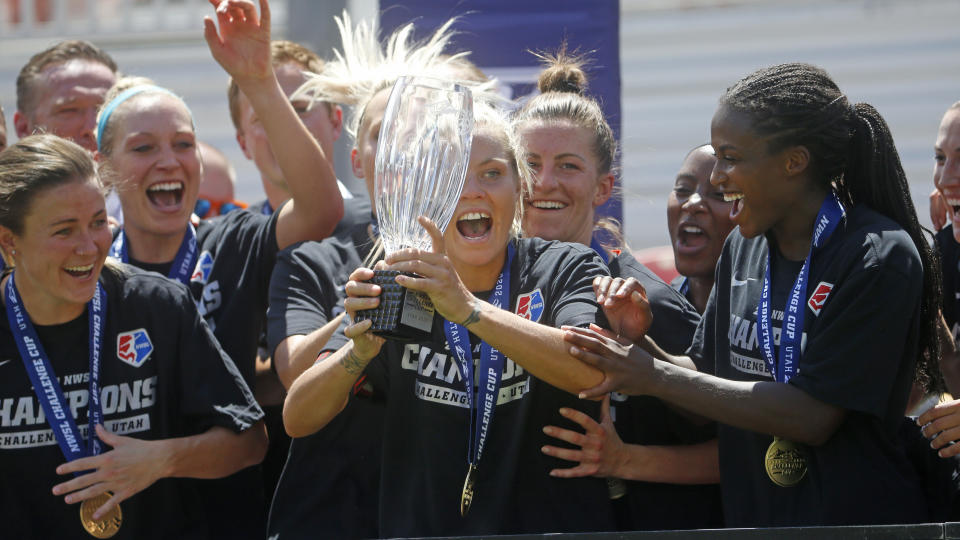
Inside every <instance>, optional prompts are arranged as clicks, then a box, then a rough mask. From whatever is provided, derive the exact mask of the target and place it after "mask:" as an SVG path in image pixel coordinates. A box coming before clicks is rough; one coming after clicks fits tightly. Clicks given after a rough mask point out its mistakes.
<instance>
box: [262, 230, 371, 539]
mask: <svg viewBox="0 0 960 540" xmlns="http://www.w3.org/2000/svg"><path fill="white" fill-rule="evenodd" d="M368 225H369V223H363V224H358V225H355V226H354V228H353V230H352V231H350V232H352V234H351V235H345V236H342V237H331V238H328V239H326V240H324V241H322V242H303V243H301V244H298V245H296V246H294V247H291V248H288V249H285V250H283V251H281V252H280V255H279V256H278V258H277V266H276V269H275V271H274V274H273V279H272V280H271V282H270V309H269V311H268V315H267V329H268V331H267V339H268V350H270V351H273V350H274V349H275V348H276V346H277V345H278V344H279V343H280V342H281V341H283V340H284V339H286V338H287V337H289V336H293V335H306V334H309V333H311V332H313V331H314V330H316V329H317V328H320V327H321V326H323V325H324V324H326V323H327V322H328V321H330V320H331V319H333V318H334V317H336V315H337V314H339V313H341V312H342V311H343V297H344V285H345V284H346V282H347V278H348V277H349V276H350V273H351V272H353V270H355V269H356V268H357V267H359V266H360V265H361V262H362V260H363V258H364V257H366V255H367V253H368V252H369V251H370V248H371V247H372V246H371V244H372V242H371V240H370V237H369V235H368V234H367V230H368ZM347 341H349V340H348V339H347V338H346V336H344V335H343V332H342V330H341V331H338V332H337V333H336V334H334V335H333V336H332V337H331V339H330V341H329V342H327V344H326V346H325V347H324V349H325V350H331V351H332V350H336V349H339V348H340V347H341V346H343V345H344V344H345V343H346V342H347ZM362 386H363V385H362V383H361V384H360V385H358V388H359V387H362ZM383 414H384V411H383V403H382V402H378V401H376V400H375V396H370V395H366V392H361V393H360V395H351V396H350V400H349V402H348V403H347V406H346V407H345V408H344V410H343V411H342V412H341V413H340V414H339V415H337V416H336V417H335V418H334V419H333V420H332V421H330V423H329V424H327V425H326V427H324V428H323V429H321V430H320V431H318V432H316V433H314V434H312V435H309V436H306V437H302V438H297V439H292V440H291V441H290V451H289V454H288V456H287V463H286V465H285V466H284V469H283V474H282V475H281V477H280V482H279V483H278V484H277V490H276V493H275V494H274V496H273V503H272V504H271V507H270V519H269V521H268V523H267V536H268V537H271V538H277V540H288V539H296V538H304V539H306V538H318V537H323V538H371V537H376V536H377V532H378V529H377V503H378V501H377V497H378V495H379V484H380V444H381V440H382V438H383V437H382V434H383Z"/></svg>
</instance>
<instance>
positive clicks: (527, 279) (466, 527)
mask: <svg viewBox="0 0 960 540" xmlns="http://www.w3.org/2000/svg"><path fill="white" fill-rule="evenodd" d="M511 269H512V272H511V281H510V299H509V304H507V305H509V306H510V309H511V310H513V311H514V312H516V313H518V314H519V315H521V316H524V317H527V318H529V319H530V320H533V321H536V322H539V323H541V324H544V325H548V326H560V325H564V324H566V325H573V326H585V325H587V324H589V323H591V322H595V321H596V320H597V319H596V318H597V304H596V302H595V299H594V294H593V289H592V286H591V282H592V280H593V278H594V277H595V276H597V275H605V274H606V273H607V269H606V267H605V266H604V264H603V261H602V260H601V259H600V258H599V257H598V256H597V254H596V253H595V252H593V250H591V249H589V248H587V247H586V246H581V245H579V244H567V243H560V242H545V241H543V240H540V239H537V238H531V239H521V240H519V242H518V246H517V253H516V257H515V258H514V261H513V264H512V265H511ZM477 296H478V298H483V299H486V294H485V293H480V294H478V295H477ZM434 335H435V336H436V335H438V333H437V332H434ZM434 339H435V340H437V338H434ZM438 341H441V342H433V343H422V344H402V343H397V342H393V341H388V342H387V343H386V344H385V345H384V346H383V349H382V350H381V352H380V354H379V355H378V356H377V357H376V358H374V360H373V361H372V362H371V363H370V364H369V365H368V366H367V371H366V373H367V375H368V380H370V381H371V382H372V383H373V386H374V387H375V388H376V389H378V390H379V389H385V393H386V397H387V400H388V404H387V405H388V406H387V408H386V421H385V429H384V443H383V444H384V446H383V473H382V476H381V483H380V485H381V490H380V535H381V536H386V537H397V536H435V535H443V536H448V535H450V536H467V535H489V534H515V533H544V532H573V531H605V530H611V529H612V528H613V517H612V511H611V507H610V503H609V500H608V498H607V487H606V483H605V482H604V481H603V480H602V479H600V478H580V479H572V480H570V479H562V478H553V477H551V476H549V471H550V470H551V469H554V468H558V467H559V468H566V467H569V466H570V462H568V461H561V460H558V459H555V458H550V457H547V456H545V455H544V454H542V453H541V451H540V448H541V447H542V446H543V445H545V444H557V440H556V439H553V438H550V437H547V436H546V435H545V434H544V433H543V431H542V428H543V426H545V425H548V424H555V425H563V426H565V427H568V428H570V429H579V426H576V425H575V424H571V423H569V422H566V421H563V419H562V418H560V419H559V420H558V417H559V413H558V409H559V408H560V407H571V408H575V409H579V410H582V411H585V412H587V413H589V414H590V415H591V416H592V417H594V418H597V417H599V414H598V413H599V404H598V403H597V402H589V401H582V400H579V399H577V397H576V396H574V395H571V394H568V393H567V392H564V391H562V390H559V389H557V388H555V387H552V386H550V385H548V384H546V383H544V382H543V381H540V380H538V379H537V378H535V377H532V376H530V374H529V373H527V372H526V370H524V369H523V368H522V367H520V366H519V365H518V364H515V363H514V362H513V361H511V360H510V359H509V358H508V359H506V362H505V367H504V371H503V373H502V375H501V386H500V392H499V397H498V399H497V406H496V413H495V416H494V418H493V422H492V426H491V428H490V434H489V438H488V440H487V442H486V445H485V448H484V451H483V456H482V458H481V461H480V463H479V469H478V473H477V479H476V494H475V497H474V499H473V504H472V506H471V508H470V512H469V513H468V515H467V516H466V517H461V516H460V495H461V490H462V488H463V481H464V477H465V475H466V472H467V438H468V434H467V431H468V427H469V411H468V409H467V408H466V395H465V392H464V381H463V380H462V379H461V378H460V374H459V371H458V369H457V366H456V361H455V359H454V358H453V357H451V356H450V355H449V354H448V353H449V350H448V349H447V346H446V343H445V340H438ZM471 344H472V345H473V355H472V356H473V360H474V363H476V362H477V361H478V359H479V345H480V340H479V339H477V338H475V337H471Z"/></svg>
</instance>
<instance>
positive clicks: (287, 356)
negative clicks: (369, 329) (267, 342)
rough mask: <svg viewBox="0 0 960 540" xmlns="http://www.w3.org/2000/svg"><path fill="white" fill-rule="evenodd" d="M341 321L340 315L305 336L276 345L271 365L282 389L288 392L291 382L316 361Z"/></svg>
mask: <svg viewBox="0 0 960 540" xmlns="http://www.w3.org/2000/svg"><path fill="white" fill-rule="evenodd" d="M341 319H343V315H342V314H341V315H338V316H337V317H334V318H333V320H332V321H330V322H328V323H327V324H325V325H323V326H321V327H320V328H317V329H316V330H314V331H313V332H310V333H309V334H307V335H305V336H304V335H294V336H289V337H287V339H285V340H283V341H281V342H280V344H279V345H277V348H276V349H275V350H274V351H273V365H274V367H275V368H276V370H277V376H278V377H279V378H280V382H281V383H283V387H284V388H286V389H287V390H289V389H290V386H292V385H293V381H295V380H296V379H297V377H299V376H300V374H301V373H303V372H304V371H306V370H307V369H309V368H310V366H312V365H313V364H314V362H316V361H317V356H318V355H319V354H320V351H322V350H323V348H324V346H325V345H326V344H327V342H328V341H330V337H331V336H333V334H334V333H336V331H337V328H338V327H339V326H340V321H341Z"/></svg>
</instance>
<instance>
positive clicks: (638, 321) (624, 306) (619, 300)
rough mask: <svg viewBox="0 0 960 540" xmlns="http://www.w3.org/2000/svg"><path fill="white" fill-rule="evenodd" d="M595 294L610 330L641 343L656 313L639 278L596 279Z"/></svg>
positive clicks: (607, 277)
mask: <svg viewBox="0 0 960 540" xmlns="http://www.w3.org/2000/svg"><path fill="white" fill-rule="evenodd" d="M593 292H594V294H596V295H597V303H598V304H600V307H601V308H603V314H604V316H606V317H607V321H608V322H609V323H610V329H611V330H613V332H614V333H615V334H616V335H617V336H619V337H623V338H626V339H629V340H630V341H632V342H633V343H637V342H639V341H640V340H641V339H643V336H645V335H646V334H647V331H648V330H650V326H651V325H652V324H653V311H652V310H651V308H650V301H649V300H647V291H646V290H645V289H644V288H643V285H641V284H640V282H639V281H637V279H636V278H632V277H631V278H627V279H623V278H614V277H610V276H597V277H595V278H594V279H593Z"/></svg>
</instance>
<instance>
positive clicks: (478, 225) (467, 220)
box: [457, 212, 493, 240]
mask: <svg viewBox="0 0 960 540" xmlns="http://www.w3.org/2000/svg"><path fill="white" fill-rule="evenodd" d="M492 223H493V222H492V220H491V219H490V214H488V213H486V212H467V213H466V214H463V215H462V216H460V217H459V218H457V230H458V231H460V234H461V235H463V237H464V238H467V239H471V240H475V239H480V238H483V237H484V236H486V235H487V234H489V233H490V227H491V225H492Z"/></svg>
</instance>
